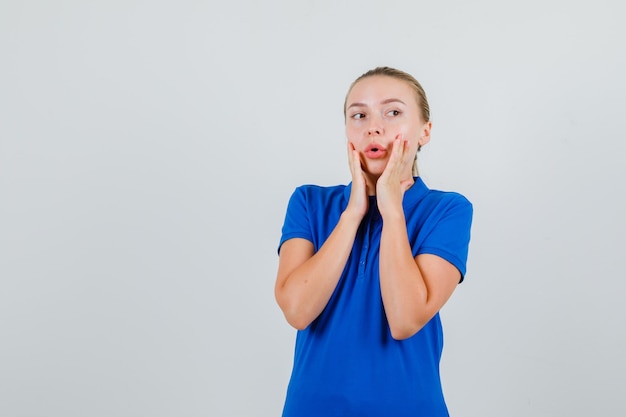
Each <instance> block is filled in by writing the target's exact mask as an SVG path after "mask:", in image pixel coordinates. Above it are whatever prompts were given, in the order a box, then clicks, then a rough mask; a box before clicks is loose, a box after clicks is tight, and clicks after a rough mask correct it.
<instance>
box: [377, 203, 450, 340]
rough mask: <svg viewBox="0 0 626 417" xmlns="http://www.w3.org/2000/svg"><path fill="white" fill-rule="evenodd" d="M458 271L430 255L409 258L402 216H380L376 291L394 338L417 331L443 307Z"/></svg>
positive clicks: (407, 240)
mask: <svg viewBox="0 0 626 417" xmlns="http://www.w3.org/2000/svg"><path fill="white" fill-rule="evenodd" d="M460 278H461V273H460V272H459V270H458V269H457V268H456V267H455V266H454V265H452V264H451V263H449V262H448V261H446V260H445V259H443V258H441V257H439V256H437V255H430V254H422V255H418V256H416V257H415V258H413V255H412V253H411V247H410V245H409V239H408V236H407V231H406V222H405V220H404V215H403V216H402V217H401V218H400V217H398V218H396V219H393V220H392V219H390V218H386V219H383V231H382V236H381V240H380V290H381V295H382V299H383V305H384V306H385V314H386V315H387V321H388V323H389V328H390V330H391V335H392V336H393V338H394V339H406V338H409V337H411V336H413V335H414V334H415V333H417V332H418V331H419V330H420V329H421V328H422V327H423V326H424V325H425V324H426V323H428V321H429V320H430V319H432V318H433V316H434V315H435V314H436V313H437V312H438V311H439V310H440V309H441V307H443V305H444V304H445V303H446V301H447V300H448V299H449V298H450V296H451V295H452V292H453V291H454V289H455V288H456V286H457V284H458V283H459V280H460Z"/></svg>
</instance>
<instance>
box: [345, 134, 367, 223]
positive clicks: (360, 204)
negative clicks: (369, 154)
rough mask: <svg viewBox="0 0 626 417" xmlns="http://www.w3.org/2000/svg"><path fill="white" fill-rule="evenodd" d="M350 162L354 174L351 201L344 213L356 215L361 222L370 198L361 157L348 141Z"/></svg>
mask: <svg viewBox="0 0 626 417" xmlns="http://www.w3.org/2000/svg"><path fill="white" fill-rule="evenodd" d="M348 162H349V164H350V174H351V175H352V189H351V191H350V201H349V202H348V207H346V210H345V211H344V213H346V214H350V215H352V216H354V217H355V218H356V219H358V221H359V222H360V221H361V219H362V218H363V216H365V213H367V208H368V204H369V200H368V198H367V183H366V181H365V175H364V174H363V170H362V168H361V158H360V157H359V152H358V151H357V150H356V149H355V148H354V145H353V144H352V143H351V142H348Z"/></svg>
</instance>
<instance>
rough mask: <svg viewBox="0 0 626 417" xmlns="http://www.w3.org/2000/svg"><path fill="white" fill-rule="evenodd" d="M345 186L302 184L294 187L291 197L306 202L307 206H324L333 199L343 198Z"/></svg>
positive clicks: (339, 199)
mask: <svg viewBox="0 0 626 417" xmlns="http://www.w3.org/2000/svg"><path fill="white" fill-rule="evenodd" d="M347 188H348V186H347V185H333V186H322V185H315V184H304V185H300V186H299V187H297V188H296V189H295V191H294V192H293V194H292V197H291V198H292V199H294V198H295V199H298V200H301V201H303V202H306V205H307V206H316V205H323V206H325V205H327V204H329V203H331V202H333V201H341V200H342V199H344V197H345V195H346V189H347ZM348 196H349V194H348Z"/></svg>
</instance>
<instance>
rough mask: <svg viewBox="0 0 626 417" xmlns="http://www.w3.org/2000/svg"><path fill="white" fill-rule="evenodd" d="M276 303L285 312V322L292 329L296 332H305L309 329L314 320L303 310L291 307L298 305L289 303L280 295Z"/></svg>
mask: <svg viewBox="0 0 626 417" xmlns="http://www.w3.org/2000/svg"><path fill="white" fill-rule="evenodd" d="M276 301H277V303H278V306H279V307H280V309H281V310H282V312H283V316H285V320H287V323H289V325H290V326H291V327H293V328H294V329H296V330H304V329H306V328H307V327H309V324H311V321H312V320H310V319H309V317H308V316H307V315H306V314H304V312H303V311H302V310H301V309H298V308H297V307H296V305H290V304H296V303H288V302H287V301H286V300H283V299H281V297H279V296H278V295H277V296H276Z"/></svg>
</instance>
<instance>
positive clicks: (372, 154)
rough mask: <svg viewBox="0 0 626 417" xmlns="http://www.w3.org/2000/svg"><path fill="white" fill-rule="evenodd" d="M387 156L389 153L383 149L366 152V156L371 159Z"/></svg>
mask: <svg viewBox="0 0 626 417" xmlns="http://www.w3.org/2000/svg"><path fill="white" fill-rule="evenodd" d="M386 155H387V151H386V150H385V149H383V148H372V149H367V150H366V151H365V156H366V157H368V158H369V159H380V158H384V157H385V156H386Z"/></svg>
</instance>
